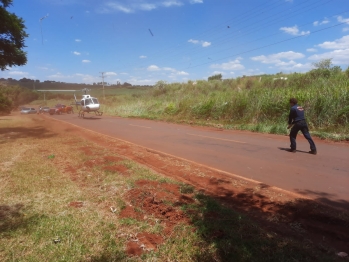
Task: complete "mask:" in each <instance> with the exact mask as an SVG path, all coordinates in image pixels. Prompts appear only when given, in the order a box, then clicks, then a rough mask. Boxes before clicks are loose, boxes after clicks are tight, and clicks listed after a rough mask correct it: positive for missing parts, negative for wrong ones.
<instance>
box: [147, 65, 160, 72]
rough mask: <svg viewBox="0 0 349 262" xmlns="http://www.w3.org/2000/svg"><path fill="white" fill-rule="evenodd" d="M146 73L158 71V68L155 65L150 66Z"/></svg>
mask: <svg viewBox="0 0 349 262" xmlns="http://www.w3.org/2000/svg"><path fill="white" fill-rule="evenodd" d="M147 70H148V71H159V70H160V68H159V67H158V66H156V65H151V66H149V67H148V68H147Z"/></svg>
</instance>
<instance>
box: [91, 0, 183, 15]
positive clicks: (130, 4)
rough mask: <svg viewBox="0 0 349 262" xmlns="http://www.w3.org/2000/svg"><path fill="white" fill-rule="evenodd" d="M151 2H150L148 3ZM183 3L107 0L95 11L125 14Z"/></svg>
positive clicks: (158, 0)
mask: <svg viewBox="0 0 349 262" xmlns="http://www.w3.org/2000/svg"><path fill="white" fill-rule="evenodd" d="M150 2H151V3H150ZM182 5H183V3H182V2H181V1H179V0H156V1H149V2H146V1H143V0H129V1H121V0H120V1H109V2H107V3H104V4H103V5H102V6H101V7H100V8H99V9H98V10H97V12H99V13H112V12H123V13H126V14H130V13H135V12H137V11H152V10H154V9H157V8H160V7H167V8H168V7H172V6H182Z"/></svg>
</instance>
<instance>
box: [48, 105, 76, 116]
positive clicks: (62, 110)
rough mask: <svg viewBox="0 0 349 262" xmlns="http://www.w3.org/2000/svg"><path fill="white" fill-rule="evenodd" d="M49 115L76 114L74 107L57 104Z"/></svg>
mask: <svg viewBox="0 0 349 262" xmlns="http://www.w3.org/2000/svg"><path fill="white" fill-rule="evenodd" d="M49 113H50V115H54V114H57V115H61V114H62V113H67V114H71V113H74V112H73V107H71V106H66V105H62V104H57V105H56V106H55V107H54V108H50V111H49Z"/></svg>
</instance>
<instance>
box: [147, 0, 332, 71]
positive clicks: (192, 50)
mask: <svg viewBox="0 0 349 262" xmlns="http://www.w3.org/2000/svg"><path fill="white" fill-rule="evenodd" d="M309 1H310V0H307V1H303V2H302V4H299V5H297V6H296V8H298V7H300V6H301V5H303V4H304V3H306V2H309ZM332 1H333V0H328V1H325V2H322V3H321V4H320V2H321V1H317V2H316V3H311V4H309V5H307V6H305V7H300V8H298V9H296V10H295V11H292V12H289V10H288V9H287V10H283V11H282V12H278V13H277V14H273V15H272V16H268V18H271V17H275V16H280V14H282V13H283V12H289V14H288V15H287V16H286V19H289V18H291V17H294V16H297V15H300V14H303V13H306V12H308V11H310V10H313V9H315V8H318V7H319V6H322V5H325V4H328V3H329V2H332ZM314 5H316V6H314ZM278 6H279V5H278ZM308 7H309V8H308ZM304 8H308V9H306V10H304ZM299 11H302V12H299ZM262 13H264V11H262V12H261V13H259V14H258V15H260V14H262ZM284 20H285V16H283V17H281V19H280V17H277V18H275V19H273V20H270V19H269V21H268V20H265V19H261V20H258V21H256V22H254V23H252V24H250V25H247V26H245V27H243V28H240V29H237V30H235V32H237V31H238V30H241V29H244V28H248V27H250V26H252V25H254V24H258V26H257V27H254V28H250V30H249V31H247V32H245V34H243V35H239V36H238V37H236V36H235V35H234V36H232V37H235V39H239V38H241V37H242V36H245V35H248V34H252V33H254V32H256V31H257V30H259V29H258V28H265V27H266V26H269V25H272V24H274V23H275V22H276V21H284ZM243 21H244V19H243V20H242V21H240V23H242V22H243ZM261 21H267V23H260V22H261ZM240 23H239V24H240ZM209 30H210V29H209ZM209 30H206V31H209ZM233 33H234V32H231V33H229V34H230V35H231V34H233ZM274 35H275V34H274ZM232 37H228V38H227V37H226V38H225V39H223V40H222V41H220V42H218V44H220V43H225V42H228V41H229V39H231V38H232ZM218 39H220V38H218ZM210 41H215V39H213V40H210ZM215 45H216V47H219V45H217V43H215ZM232 48H234V47H230V48H228V49H225V50H229V49H232ZM194 50H197V51H196V52H195V51H194ZM205 51H206V50H205ZM205 51H203V52H205ZM207 51H208V50H207ZM199 52H202V49H200V50H198V48H197V47H194V48H191V49H190V50H189V51H179V52H175V53H173V52H170V53H168V54H167V55H165V56H162V57H157V61H162V60H164V59H168V58H169V57H173V56H177V57H178V56H180V55H185V54H190V55H193V54H196V53H199ZM220 52H222V51H218V52H216V53H220ZM213 54H215V53H213ZM207 56H210V57H212V53H208V54H207ZM154 59H155V58H154ZM154 59H150V60H149V59H148V60H147V61H146V62H145V63H149V62H150V61H152V60H154ZM159 59H160V60H159ZM198 59H200V58H197V59H194V60H198ZM210 59H211V58H210ZM191 61H192V60H191ZM143 64H144V63H143ZM140 66H142V64H141V65H140Z"/></svg>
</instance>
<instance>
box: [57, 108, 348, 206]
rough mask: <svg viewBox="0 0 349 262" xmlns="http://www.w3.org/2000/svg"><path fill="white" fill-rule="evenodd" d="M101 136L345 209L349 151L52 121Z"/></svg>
mask: <svg viewBox="0 0 349 262" xmlns="http://www.w3.org/2000/svg"><path fill="white" fill-rule="evenodd" d="M52 117H54V118H56V119H60V120H63V121H66V122H68V123H72V124H75V125H77V126H81V127H84V128H86V129H90V130H93V131H96V132H99V133H102V134H106V135H109V136H113V137H116V138H120V139H123V140H126V141H129V142H132V143H135V144H138V145H141V146H144V147H148V148H151V149H154V150H158V151H162V152H165V153H168V154H172V155H175V156H178V157H181V158H185V159H188V160H191V161H195V162H197V163H201V164H204V165H207V166H211V167H214V168H217V169H220V170H224V171H226V172H229V173H232V174H237V175H239V176H243V177H246V178H249V179H253V180H257V181H259V182H263V183H265V184H268V185H273V186H276V187H280V188H282V189H285V190H289V191H292V192H296V193H300V194H303V195H306V196H307V197H311V198H316V199H319V200H321V201H325V202H328V203H330V204H336V205H339V206H346V207H349V145H348V144H342V143H330V142H324V141H320V140H315V142H316V144H317V148H318V155H316V156H314V155H310V154H308V151H309V144H308V142H307V141H306V140H305V139H304V138H303V136H302V135H300V136H298V139H297V142H298V145H297V147H298V148H297V149H298V150H299V151H297V153H295V154H293V153H289V152H287V151H285V149H286V148H289V138H288V137H287V136H279V135H266V134H257V133H250V132H242V131H231V130H224V131H219V130H218V129H215V128H201V127H191V126H187V125H178V124H170V123H164V122H157V121H149V120H139V119H126V118H117V117H107V116H103V117H101V118H97V117H94V118H91V119H89V118H87V119H86V118H85V119H80V118H78V117H77V114H75V115H60V116H52Z"/></svg>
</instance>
